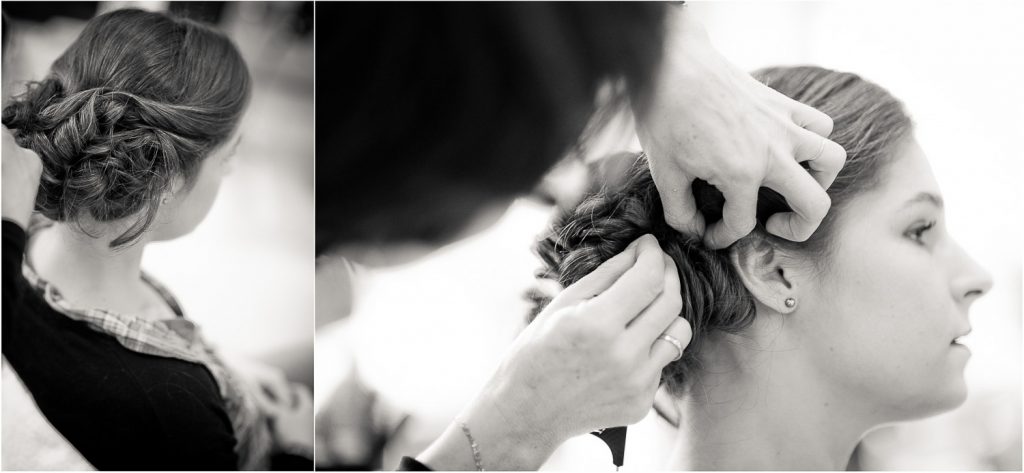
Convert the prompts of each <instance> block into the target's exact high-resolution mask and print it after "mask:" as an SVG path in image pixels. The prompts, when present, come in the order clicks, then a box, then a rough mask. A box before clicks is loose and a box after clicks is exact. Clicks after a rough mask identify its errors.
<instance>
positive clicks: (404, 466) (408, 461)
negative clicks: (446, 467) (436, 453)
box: [396, 457, 434, 471]
mask: <svg viewBox="0 0 1024 473" xmlns="http://www.w3.org/2000/svg"><path fill="white" fill-rule="evenodd" d="M396 471H434V470H431V469H430V467H429V466H427V465H424V464H422V463H420V462H418V461H416V459H415V458H412V457H402V461H401V463H399V464H398V470H396Z"/></svg>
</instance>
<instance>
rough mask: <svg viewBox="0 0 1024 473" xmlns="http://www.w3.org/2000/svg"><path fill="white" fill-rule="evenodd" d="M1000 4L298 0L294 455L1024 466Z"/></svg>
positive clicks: (553, 466) (597, 466) (1017, 243)
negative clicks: (300, 372)
mask: <svg viewBox="0 0 1024 473" xmlns="http://www.w3.org/2000/svg"><path fill="white" fill-rule="evenodd" d="M1022 20H1024V8H1022V5H1021V4H1019V3H1015V2H1003V1H981V2H970V3H964V2H946V1H940V2H913V1H908V2H842V1H822V2H788V1H779V2H695V1H693V2H691V1H687V2H685V3H683V2H673V3H512V4H509V3H498V4H491V3H487V4H480V3H457V4H432V3H429V4H423V3H416V4H390V3H384V4H379V3H375V4H362V3H360V4H345V3H327V2H324V3H317V14H316V21H317V22H318V24H320V25H331V27H330V28H319V29H318V32H317V40H316V47H317V49H316V61H317V66H318V69H317V70H318V76H319V78H320V80H319V81H318V82H317V99H316V102H317V107H316V120H317V121H316V123H317V125H316V126H317V130H316V149H317V156H316V160H317V169H316V175H315V180H316V240H317V241H316V246H317V262H316V273H317V275H316V276H317V277H316V285H317V288H316V296H317V297H316V303H317V311H316V317H317V334H316V359H315V377H316V381H317V382H316V385H315V389H314V408H315V411H316V466H317V468H323V469H340V470H395V469H399V470H535V469H541V470H555V471H559V470H571V471H616V470H621V471H663V470H982V471H988V470H1010V471H1012V470H1017V471H1019V470H1020V469H1021V385H1020V381H1021V252H1020V249H1021V241H1022V239H1021V237H1022V234H1021V218H1020V216H1021V215H1024V212H1022V208H1021V194H1020V190H1019V189H1020V187H1021V184H1020V183H1021V179H1022V178H1024V176H1022V175H1021V169H1022V166H1021V158H1022V156H1021V147H1020V142H1021V138H1022V131H1024V121H1022V120H1024V118H1022V117H1024V92H1022V89H1021V87H1020V84H1021V83H1024V34H1022V30H1021V28H1020V25H1021V21H1022ZM328 64H330V65H331V66H328ZM332 66H337V67H344V70H345V71H346V72H345V73H344V74H342V75H341V76H336V75H333V74H332V80H331V81H330V82H327V81H325V80H324V79H323V77H324V75H325V72H324V71H326V70H327V68H328V67H332ZM335 78H338V79H340V81H338V80H334V79H335Z"/></svg>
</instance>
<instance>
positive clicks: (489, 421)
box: [416, 379, 568, 470]
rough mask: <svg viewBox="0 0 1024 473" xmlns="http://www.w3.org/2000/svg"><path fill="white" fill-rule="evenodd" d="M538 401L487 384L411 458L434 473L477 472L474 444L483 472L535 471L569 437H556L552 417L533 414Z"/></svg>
mask: <svg viewBox="0 0 1024 473" xmlns="http://www.w3.org/2000/svg"><path fill="white" fill-rule="evenodd" d="M538 402H539V400H538V399H537V398H532V397H530V396H529V395H528V393H525V392H523V391H522V390H520V389H519V387H517V386H512V385H511V383H504V382H502V381H498V380H496V379H495V380H492V382H491V384H489V385H488V386H487V387H486V388H485V389H484V391H483V392H482V393H481V394H480V395H479V396H478V397H477V398H476V399H475V400H474V401H473V403H472V404H470V406H469V407H467V408H466V410H465V411H463V413H462V414H461V415H460V416H459V418H458V419H456V420H454V421H453V422H452V423H451V424H450V425H449V426H448V428H447V429H446V430H445V432H444V433H443V434H442V435H441V437H440V438H438V439H437V440H436V441H435V442H434V443H433V444H431V446H430V447H429V448H427V450H426V451H424V452H423V453H422V454H420V455H419V456H417V457H416V458H417V460H419V461H420V462H421V463H423V464H425V465H427V466H429V467H430V468H432V469H435V470H476V469H477V465H476V460H477V459H476V458H474V457H475V455H474V451H473V447H472V443H473V442H475V443H476V446H477V456H478V457H479V461H480V465H481V466H482V467H483V468H484V469H486V470H537V469H539V468H540V466H541V465H543V464H544V462H546V461H547V460H548V458H549V457H550V456H551V454H552V453H553V452H554V451H555V449H556V448H558V446H559V445H561V444H562V442H564V441H565V440H566V439H567V438H568V436H566V435H562V434H559V433H558V430H557V428H558V426H559V424H560V423H559V422H558V421H557V419H550V418H547V419H544V418H542V417H543V416H538V415H537V414H538V412H539V411H538V410H537V409H536V407H537V404H538ZM463 424H464V425H465V426H466V428H467V429H468V431H469V432H470V435H471V436H472V439H470V438H469V436H467V434H466V433H465V431H464V430H463V428H462V425H463Z"/></svg>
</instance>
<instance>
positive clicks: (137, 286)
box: [27, 222, 153, 313]
mask: <svg viewBox="0 0 1024 473" xmlns="http://www.w3.org/2000/svg"><path fill="white" fill-rule="evenodd" d="M112 240H113V237H100V238H91V237H89V236H86V235H83V234H82V233H81V231H79V230H78V229H77V228H74V226H73V225H70V224H67V223H61V222H57V223H54V224H53V225H51V226H49V227H47V228H45V229H42V230H40V231H39V232H37V233H36V234H34V235H33V236H32V241H31V242H30V244H29V248H28V255H27V256H28V258H29V261H30V263H31V264H32V267H33V269H35V271H36V273H37V274H39V276H40V277H42V278H43V279H45V280H46V281H47V282H49V283H51V284H53V285H54V286H56V287H57V288H58V290H60V292H61V295H62V296H63V297H64V298H65V299H67V300H68V301H69V302H70V303H71V304H72V305H74V306H76V307H81V308H94V307H97V308H104V309H109V310H114V311H118V312H127V313H132V312H140V311H146V310H147V309H151V308H152V306H153V300H152V297H151V295H150V294H149V293H148V291H147V289H146V287H145V285H144V283H143V282H142V279H141V278H142V254H143V251H144V249H145V242H138V243H135V244H133V245H131V246H128V247H126V248H123V249H118V250H114V249H112V248H110V241H112Z"/></svg>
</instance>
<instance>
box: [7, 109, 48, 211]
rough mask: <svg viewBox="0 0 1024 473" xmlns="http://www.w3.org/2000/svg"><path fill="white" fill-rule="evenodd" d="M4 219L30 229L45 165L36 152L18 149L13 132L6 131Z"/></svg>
mask: <svg viewBox="0 0 1024 473" xmlns="http://www.w3.org/2000/svg"><path fill="white" fill-rule="evenodd" d="M2 134H3V157H2V158H0V161H2V162H3V164H2V169H0V174H2V176H3V181H2V185H3V187H2V189H3V191H2V192H3V205H2V207H3V209H2V214H3V218H6V219H9V220H13V221H14V222H15V223H17V224H18V225H21V227H22V228H28V220H29V218H30V217H31V216H32V210H33V209H34V208H35V202H36V192H38V191H39V176H40V175H41V174H42V172H43V162H42V161H41V160H40V159H39V155H37V154H36V153H35V152H34V151H32V150H30V149H25V148H22V147H20V146H18V143H17V142H15V141H14V136H12V135H11V132H10V130H8V129H6V128H4V129H3V132H2Z"/></svg>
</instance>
